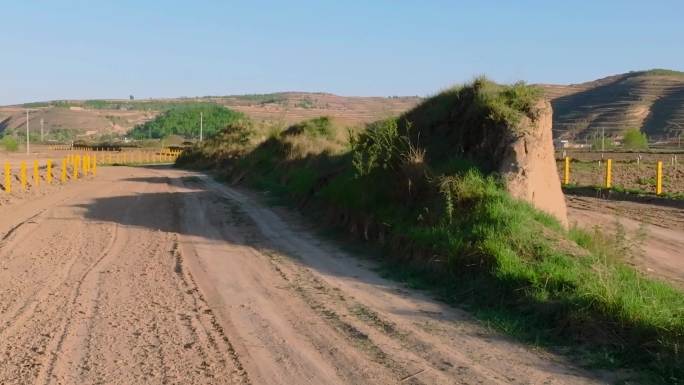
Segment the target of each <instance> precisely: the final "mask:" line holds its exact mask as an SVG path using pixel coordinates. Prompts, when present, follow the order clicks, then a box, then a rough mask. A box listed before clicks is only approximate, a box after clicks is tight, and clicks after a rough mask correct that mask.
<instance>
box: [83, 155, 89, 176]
mask: <svg viewBox="0 0 684 385" xmlns="http://www.w3.org/2000/svg"><path fill="white" fill-rule="evenodd" d="M89 173H90V155H83V175H84V176H88V174H89Z"/></svg>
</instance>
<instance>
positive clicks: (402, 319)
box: [0, 167, 603, 385]
mask: <svg viewBox="0 0 684 385" xmlns="http://www.w3.org/2000/svg"><path fill="white" fill-rule="evenodd" d="M372 267H373V266H372V264H371V262H368V261H367V260H362V259H357V258H352V257H350V256H349V255H347V254H346V253H344V252H342V251H340V250H339V249H337V248H336V247H335V246H333V245H331V244H328V243H326V242H323V241H321V240H319V239H317V238H316V237H314V236H313V235H311V231H310V229H307V228H305V227H304V226H303V225H302V224H301V223H300V222H298V221H297V220H296V218H294V217H290V216H283V215H280V214H275V213H274V212H273V211H272V210H270V209H267V208H264V207H263V206H261V205H260V204H258V203H257V201H256V200H255V199H254V198H252V197H249V196H247V195H245V194H244V193H240V192H238V191H235V190H232V189H229V188H227V187H225V186H222V185H218V184H217V183H215V182H213V181H211V180H209V179H207V178H205V177H204V176H202V175H199V174H192V173H189V172H184V171H178V170H171V169H164V168H127V167H116V168H105V167H103V168H101V169H100V174H99V175H98V177H97V178H94V179H90V180H82V181H79V182H75V183H71V184H69V185H66V186H64V187H62V188H55V189H53V190H52V193H50V194H43V195H35V196H33V197H32V199H25V200H16V201H12V202H9V203H7V204H6V205H4V206H2V207H0V384H6V385H9V384H232V383H236V384H250V383H251V384H343V383H344V384H397V383H402V384H403V383H407V384H542V383H544V384H590V383H603V381H602V380H601V379H600V378H598V377H597V375H596V374H595V373H588V372H586V371H583V370H580V369H578V368H576V367H574V366H573V365H572V364H571V363H569V362H567V361H565V360H564V359H562V358H559V357H556V356H554V355H551V354H549V353H543V352H537V351H533V350H531V349H530V348H528V347H524V346H521V345H520V344H517V343H514V342H511V341H509V340H508V339H507V338H504V337H502V336H500V335H498V334H496V333H494V332H492V331H489V330H485V329H484V328H483V327H481V326H478V325H477V323H476V322H474V321H473V320H472V319H471V318H470V317H469V316H468V315H466V314H465V313H463V312H461V311H458V310H455V309H453V308H450V307H447V306H445V305H442V304H440V303H438V302H435V301H433V300H431V299H429V298H428V297H426V296H424V295H422V294H421V293H418V292H414V291H411V290H408V289H406V288H404V287H402V286H400V285H398V284H395V283H392V282H389V281H386V280H384V279H382V278H380V277H378V276H377V275H376V273H374V272H373V270H372Z"/></svg>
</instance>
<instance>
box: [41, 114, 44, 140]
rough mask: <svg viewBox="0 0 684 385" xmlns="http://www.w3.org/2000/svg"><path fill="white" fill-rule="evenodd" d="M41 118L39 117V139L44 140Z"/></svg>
mask: <svg viewBox="0 0 684 385" xmlns="http://www.w3.org/2000/svg"><path fill="white" fill-rule="evenodd" d="M44 123H45V122H44V121H43V118H40V141H41V142H44V141H45V140H44V136H43V125H44Z"/></svg>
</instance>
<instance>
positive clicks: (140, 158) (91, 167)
mask: <svg viewBox="0 0 684 385" xmlns="http://www.w3.org/2000/svg"><path fill="white" fill-rule="evenodd" d="M180 153H181V151H178V150H169V149H165V150H162V151H160V152H151V151H131V152H115V153H112V152H107V153H103V152H100V153H99V154H100V156H99V157H98V156H97V154H93V153H86V154H69V155H67V156H66V157H64V158H63V159H62V160H61V167H60V174H59V181H60V182H61V183H66V182H67V181H69V180H77V179H78V178H79V176H87V175H93V176H94V175H96V174H97V166H98V164H99V165H114V164H121V165H127V164H153V163H170V162H174V161H175V160H176V158H178V156H179V155H180ZM40 171H41V168H40V165H39V162H38V160H34V161H33V185H34V186H35V187H38V186H40V183H41V182H40V181H41V175H40ZM53 179H54V175H53V164H52V159H47V160H46V162H45V182H46V183H48V184H52V181H53ZM19 183H20V184H21V189H22V190H23V191H26V190H27V189H28V187H27V186H28V172H27V164H26V161H22V162H21V163H20V165H19ZM5 192H8V193H10V192H12V167H11V165H10V163H9V162H5Z"/></svg>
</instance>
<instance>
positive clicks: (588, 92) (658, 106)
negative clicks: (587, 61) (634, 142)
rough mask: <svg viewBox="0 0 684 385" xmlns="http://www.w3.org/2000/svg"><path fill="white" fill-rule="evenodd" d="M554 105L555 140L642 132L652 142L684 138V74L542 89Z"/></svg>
mask: <svg viewBox="0 0 684 385" xmlns="http://www.w3.org/2000/svg"><path fill="white" fill-rule="evenodd" d="M540 86H541V87H542V88H543V89H544V91H545V94H546V96H547V98H549V99H551V103H552V105H553V129H554V137H562V138H571V139H572V138H574V139H584V138H591V137H592V136H593V135H596V134H597V133H598V132H600V131H601V130H605V132H606V135H607V136H613V137H616V136H621V135H622V133H623V132H624V131H625V130H627V129H629V128H638V129H640V130H641V131H642V132H645V133H646V134H647V135H648V136H649V137H650V138H651V139H665V138H672V137H676V136H677V135H678V134H679V133H680V132H681V133H683V134H684V72H677V71H671V70H662V69H656V70H650V71H638V72H629V73H625V74H621V75H614V76H609V77H606V78H603V79H599V80H594V81H591V82H587V83H582V84H573V85H567V86H561V85H549V84H542V85H540Z"/></svg>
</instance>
